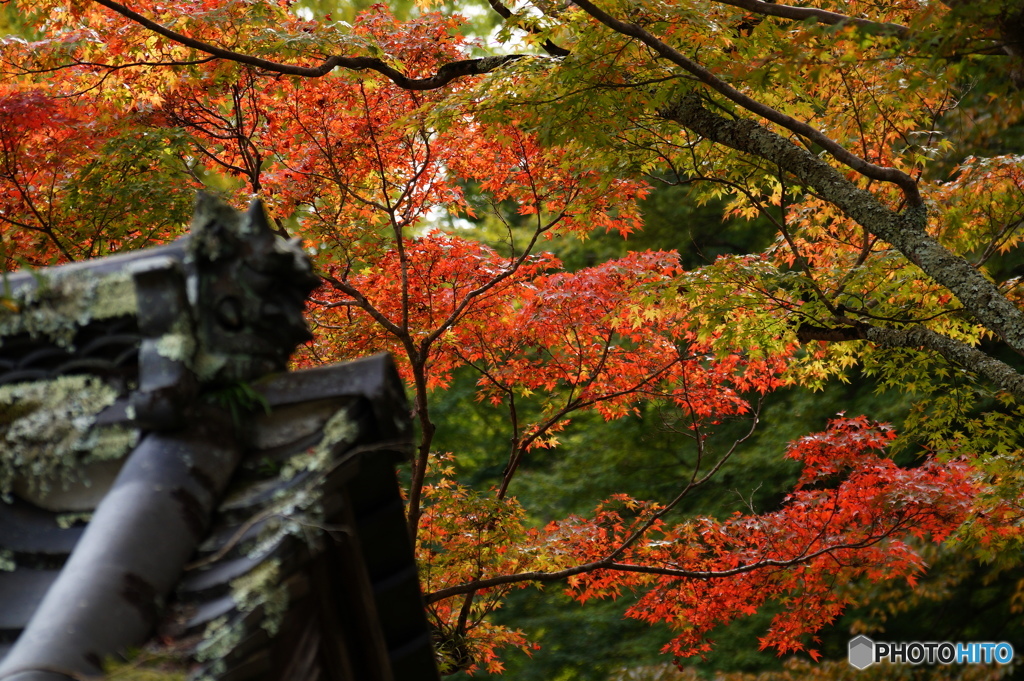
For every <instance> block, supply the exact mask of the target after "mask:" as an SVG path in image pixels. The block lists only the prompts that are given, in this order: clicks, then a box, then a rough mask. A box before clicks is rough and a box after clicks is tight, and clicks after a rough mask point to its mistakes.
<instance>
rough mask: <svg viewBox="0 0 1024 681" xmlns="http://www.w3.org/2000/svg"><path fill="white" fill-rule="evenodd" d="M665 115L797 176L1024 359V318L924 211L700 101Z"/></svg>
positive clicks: (684, 100) (692, 97) (683, 101)
mask: <svg viewBox="0 0 1024 681" xmlns="http://www.w3.org/2000/svg"><path fill="white" fill-rule="evenodd" d="M584 1H585V0H584ZM660 113H661V115H662V116H663V117H664V118H666V119H668V120H672V121H675V122H677V123H679V124H680V125H682V126H683V127H685V128H687V129H689V130H692V131H693V132H695V133H697V134H698V135H701V136H702V137H704V138H706V139H709V140H711V141H713V142H717V143H719V144H723V145H725V146H727V147H730V148H732V149H735V150H737V151H741V152H744V153H748V154H751V155H753V156H757V157H759V158H762V159H765V160H768V161H770V162H771V163H773V164H775V165H777V166H779V167H780V168H782V169H784V170H785V171H786V172H788V173H791V174H792V175H794V176H796V177H797V179H799V180H800V181H801V183H803V184H804V185H805V186H806V187H809V188H811V189H813V190H814V191H815V192H817V194H818V195H819V196H821V197H822V198H824V199H825V200H826V201H828V202H830V203H832V204H833V205H835V206H837V207H838V208H840V209H841V210H842V211H843V213H845V214H846V215H847V216H849V217H850V218H852V219H853V220H854V221H856V222H857V223H858V224H860V225H861V226H862V227H864V228H865V229H866V230H868V231H869V232H871V233H872V234H874V235H875V236H877V237H879V238H881V239H883V240H885V241H887V242H889V243H890V244H892V245H893V246H895V247H896V248H897V249H898V250H899V251H900V252H901V253H902V254H903V255H904V256H906V258H907V259H908V260H910V262H912V263H914V264H915V265H917V266H918V267H920V268H921V269H922V270H923V271H924V272H925V274H927V275H928V276H929V277H931V278H932V279H934V280H935V281H936V282H938V283H939V284H941V285H942V286H945V287H946V288H947V289H949V290H950V291H951V292H952V293H953V294H954V295H955V296H956V297H957V299H959V301H960V303H961V304H962V305H963V307H964V308H965V309H966V310H967V311H968V312H970V313H971V314H972V315H974V317H975V318H977V319H978V320H979V321H980V322H981V323H982V324H983V325H985V326H986V327H987V328H988V329H989V330H991V331H993V332H995V333H996V334H997V335H999V337H1000V338H1002V339H1003V340H1004V341H1005V342H1006V343H1007V345H1009V346H1010V347H1011V348H1013V349H1014V350H1016V351H1017V352H1018V353H1021V354H1024V313H1022V312H1021V311H1020V310H1019V309H1017V307H1016V306H1015V305H1014V304H1013V303H1011V302H1010V301H1009V300H1008V299H1007V298H1006V297H1005V296H1004V295H1002V294H1001V293H1000V292H999V289H998V288H996V286H995V284H993V283H992V282H991V281H989V280H988V279H986V278H985V277H984V275H982V274H981V272H979V271H978V270H977V269H975V268H974V267H973V266H971V264H970V263H969V262H967V261H966V260H965V259H964V258H962V257H960V256H958V255H955V254H953V253H951V252H950V251H949V250H947V249H946V248H945V247H944V246H942V244H940V243H939V242H938V240H937V239H935V238H934V237H932V236H931V235H929V234H928V233H927V232H926V231H925V225H926V224H927V219H928V215H927V212H926V210H925V208H924V206H921V205H916V206H912V207H910V208H908V209H907V210H905V211H903V212H896V211H894V210H890V209H889V208H887V207H886V206H885V205H883V204H882V203H881V202H880V201H879V200H878V198H877V197H875V195H874V194H872V193H871V192H868V191H865V190H863V189H860V188H859V187H857V185H856V184H854V183H853V182H851V181H850V180H848V179H846V177H844V176H843V174H842V173H840V172H839V171H838V170H836V169H835V168H833V167H832V166H830V165H829V164H828V163H826V162H825V161H823V160H821V159H820V158H818V157H817V156H816V155H815V154H813V153H811V152H810V151H808V150H806V149H803V148H801V147H799V146H797V145H796V144H794V143H793V142H791V141H790V140H788V139H786V138H784V137H782V136H781V135H778V134H776V133H774V132H772V131H770V130H768V129H766V128H764V127H763V126H760V125H758V124H757V123H755V122H754V121H750V120H742V119H741V120H730V119H726V118H723V117H722V116H719V115H718V114H715V113H712V112H711V111H708V110H707V109H705V108H704V105H703V103H702V101H701V98H700V95H699V94H697V93H692V94H689V95H686V96H684V97H681V98H680V99H678V100H676V101H675V102H673V103H672V104H670V105H668V106H666V107H665V108H664V109H662V111H661V112H660Z"/></svg>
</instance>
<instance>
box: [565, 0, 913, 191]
mask: <svg viewBox="0 0 1024 681" xmlns="http://www.w3.org/2000/svg"><path fill="white" fill-rule="evenodd" d="M575 4H576V5H577V6H578V7H580V8H581V9H582V10H583V11H584V12H586V13H587V14H589V15H590V16H592V17H594V18H595V19H597V20H598V21H600V22H601V23H602V24H604V25H605V26H607V27H609V28H611V29H612V30H613V31H616V32H618V33H621V34H623V35H627V36H630V37H633V38H636V39H637V40H639V41H640V42H642V43H644V44H645V45H647V46H648V47H650V48H651V49H653V50H654V51H656V52H657V53H658V54H660V55H661V56H662V57H664V58H665V59H668V60H669V61H671V62H672V63H674V64H676V65H677V66H680V67H682V68H683V69H684V70H686V71H688V72H689V73H690V74H692V75H694V76H696V77H697V79H698V80H700V81H701V82H702V83H704V84H705V85H708V86H709V87H711V88H712V89H714V90H716V91H717V92H719V93H721V94H722V95H725V96H726V97H728V98H729V99H730V100H731V101H733V102H735V103H736V104H738V105H740V106H741V107H743V108H744V109H746V110H747V111H750V112H751V113H755V114H757V115H758V116H761V117H763V118H766V119H768V120H769V121H771V122H772V123H775V124H776V125H780V126H782V127H783V128H785V129H786V130H789V131H790V132H792V133H795V134H797V135H800V136H802V137H806V138H807V139H809V140H810V141H812V142H814V143H815V144H817V145H819V146H821V147H822V148H823V149H825V150H826V151H828V152H829V153H830V154H832V156H833V158H835V159H836V160H837V161H839V162H840V163H842V164H843V165H845V166H847V167H849V168H852V169H853V170H856V171H857V172H858V173H860V174H861V175H864V176H865V177H869V178H871V179H873V180H880V181H882V182H891V183H893V184H895V185H896V186H898V187H899V188H900V189H901V190H903V194H904V196H906V199H907V203H909V204H910V205H911V206H919V205H921V194H920V192H919V191H918V189H917V181H916V180H914V178H912V177H911V176H909V175H907V174H906V173H904V172H903V171H901V170H898V169H896V168H886V167H883V166H880V165H876V164H874V163H871V162H869V161H866V160H864V159H862V158H861V157H859V156H857V155H856V154H853V153H851V152H850V151H848V150H847V149H846V148H844V147H843V146H842V145H840V144H839V143H838V142H836V141H834V140H833V139H831V138H830V137H827V136H826V135H825V134H824V133H822V132H821V131H820V130H818V129H817V128H815V127H813V126H810V125H808V124H807V123H804V122H803V121H798V120H797V119H795V118H793V117H792V116H787V115H786V114H784V113H782V112H781V111H777V110H775V109H773V108H771V107H770V106H768V105H766V104H762V103H761V102H759V101H757V100H755V99H753V98H751V97H748V96H747V95H745V94H743V93H742V92H740V91H739V90H737V89H736V88H734V87H732V86H731V85H729V84H728V83H726V82H725V81H724V80H722V79H721V78H719V77H718V76H716V75H715V74H714V73H712V72H711V71H709V70H707V69H706V68H704V67H703V66H701V65H700V64H698V63H697V62H695V61H693V60H691V59H690V58H689V57H687V56H686V55H684V54H683V53H682V52H679V51H678V50H676V49H675V48H673V47H670V46H669V45H667V44H666V43H664V42H662V41H661V40H659V39H658V38H656V37H655V36H654V35H652V34H651V33H649V32H648V31H647V30H645V29H643V28H641V27H640V26H637V25H636V24H631V23H627V22H625V21H620V20H618V19H616V18H615V17H613V16H611V15H610V14H607V13H606V12H604V11H603V10H601V9H600V8H598V7H596V6H595V5H594V4H593V3H591V2H589V0H579V1H578V2H576V3H575Z"/></svg>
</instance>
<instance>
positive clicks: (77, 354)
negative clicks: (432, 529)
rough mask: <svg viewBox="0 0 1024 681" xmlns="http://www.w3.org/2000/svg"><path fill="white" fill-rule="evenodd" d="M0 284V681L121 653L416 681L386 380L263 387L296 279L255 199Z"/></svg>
mask: <svg viewBox="0 0 1024 681" xmlns="http://www.w3.org/2000/svg"><path fill="white" fill-rule="evenodd" d="M3 283H4V288H3V292H4V294H3V298H2V300H0V302H2V303H3V304H2V305H0V680H2V681H58V680H66V679H80V678H83V677H86V676H92V675H96V674H98V673H100V672H101V671H102V670H103V668H104V667H105V666H106V665H107V664H109V663H110V662H111V661H112V660H115V659H116V656H117V655H118V654H120V653H123V652H124V651H125V650H127V649H129V648H131V647H139V646H142V647H143V648H144V649H145V650H146V652H147V654H152V655H156V656H158V657H160V658H161V659H172V660H174V665H176V666H175V667H174V668H175V669H176V670H178V672H186V673H187V674H188V675H190V677H191V678H217V679H282V680H284V679H289V680H291V679H296V680H302V679H310V680H312V679H321V680H324V681H328V680H337V681H343V680H344V681H350V680H355V679H359V680H360V681H362V680H364V679H366V680H368V681H400V680H410V681H411V680H413V679H423V680H424V681H427V680H430V681H434V680H436V679H437V670H436V666H435V664H434V660H433V652H432V649H431V644H430V636H429V629H428V627H427V622H426V617H425V614H424V610H423V604H422V599H421V597H420V592H419V584H418V579H417V573H416V566H415V560H414V558H413V552H412V544H411V541H410V538H409V536H408V534H407V531H406V529H405V522H404V512H403V505H402V500H401V496H400V493H399V488H398V483H397V478H396V475H395V469H394V465H395V463H396V462H397V461H398V460H399V459H401V458H402V457H403V456H406V455H407V453H408V447H409V438H410V432H411V426H410V421H409V412H408V407H407V404H406V402H405V395H404V392H403V390H402V386H401V382H400V380H399V379H398V375H397V372H396V371H395V368H394V365H393V363H392V362H391V360H390V358H389V357H387V356H383V355H382V356H376V357H372V358H367V359H365V360H359V361H356V362H349V363H345V364H341V365H335V366H331V367H323V368H319V369H313V370H307V371H299V372H291V373H288V372H286V371H285V370H286V368H287V362H288V359H289V356H290V354H291V352H292V351H293V350H294V349H295V347H296V346H297V345H298V344H300V343H303V342H305V341H306V340H308V339H309V337H310V336H309V332H308V329H307V328H306V325H305V322H304V320H303V317H302V311H303V307H304V305H305V299H306V296H307V295H308V293H309V292H310V291H311V290H312V288H313V287H314V286H315V285H316V283H317V278H316V277H315V276H314V275H313V272H312V268H311V267H310V264H309V262H308V260H307V259H306V257H305V255H304V254H303V252H302V250H301V248H300V247H299V245H298V243H297V242H294V241H291V242H290V241H285V240H283V239H281V238H279V237H278V236H276V235H275V234H274V233H273V232H272V231H271V230H270V228H269V226H268V224H267V222H266V219H265V216H264V213H263V208H262V206H261V205H260V204H259V203H258V202H257V203H254V204H253V205H252V206H251V207H250V209H249V211H248V212H247V213H245V214H241V213H238V212H236V211H234V210H233V209H231V208H230V207H228V206H226V205H224V204H223V203H221V202H219V201H217V200H215V199H213V198H211V197H206V196H200V197H199V199H198V200H197V206H196V212H195V217H194V219H193V223H192V231H191V234H190V235H189V236H187V237H185V238H183V239H181V240H179V241H177V242H175V243H173V244H169V245H167V246H162V247H157V248H152V249H147V250H144V251H140V252H136V253H131V254H127V255H119V256H113V257H110V258H104V259H100V260H96V261H91V262H85V263H75V264H72V265H68V266H64V267H59V268H53V269H51V270H45V271H40V272H32V273H18V274H11V275H6V276H5V277H4V282H3ZM254 406H256V407H258V408H256V409H253V407H254ZM129 663H131V661H129ZM173 678H180V675H179V676H178V677H173Z"/></svg>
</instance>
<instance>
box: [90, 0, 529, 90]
mask: <svg viewBox="0 0 1024 681" xmlns="http://www.w3.org/2000/svg"><path fill="white" fill-rule="evenodd" d="M95 2H97V3H98V4H100V5H103V6H104V7H106V8H108V9H111V10H113V11H115V12H117V13H118V14H120V15H121V16H123V17H125V18H127V19H130V20H131V21H134V22H135V23H137V24H139V25H140V26H143V27H145V28H147V29H149V30H151V31H153V32H154V33H157V34H159V35H162V36H164V37H165V38H167V39H169V40H173V41H174V42H176V43H180V44H181V45H184V46H185V47H191V48H192V49H194V50H199V51H200V52H205V53H206V54H209V55H211V56H214V57H217V58H218V59H227V60H229V61H234V62H238V63H240V64H247V65H249V66H254V67H256V68H258V69H262V70H263V71H269V72H271V73H280V74H282V75H286V76H303V77H305V78H320V77H322V76H326V75H327V74H328V73H330V72H331V71H333V70H334V69H335V68H343V69H349V70H351V71H365V70H370V71H376V72H378V73H380V74H383V75H385V76H387V77H388V78H389V79H391V81H392V82H393V83H394V84H395V85H397V86H398V87H400V88H402V89H405V90H436V89H438V88H441V87H444V86H445V85H447V84H448V83H450V82H452V81H453V80H455V79H457V78H465V77H467V76H480V75H483V74H485V73H490V72H491V71H494V70H496V69H498V68H501V67H502V66H504V65H505V64H509V63H511V62H514V61H518V60H520V59H525V58H527V57H532V56H534V55H525V54H509V55H503V56H498V57H482V58H480V59H461V60H459V61H454V62H450V63H448V64H444V65H443V66H441V68H439V69H438V70H437V73H435V74H434V75H433V76H429V77H427V78H410V77H408V76H406V75H405V74H404V73H402V72H401V71H399V70H398V69H395V68H393V67H391V66H388V65H387V64H386V63H385V62H384V61H383V60H382V59H378V58H376V57H341V56H337V55H335V56H331V57H328V58H327V59H325V60H324V61H323V62H321V63H320V64H319V65H318V66H297V65H295V64H282V63H279V62H274V61H270V60H268V59H261V58H260V57H254V56H252V55H248V54H243V53H241V52H235V51H233V50H227V49H224V48H222V47H217V46H216V45H211V44H209V43H206V42H203V41H202V40H196V39H195V38H191V37H189V36H187V35H184V34H182V33H178V32H177V31H172V30H171V29H169V28H167V27H165V26H163V25H161V24H158V23H157V22H155V21H152V20H151V19H147V18H146V17H144V16H142V15H141V14H139V13H138V12H133V11H132V10H130V9H128V8H127V7H125V6H124V5H122V4H120V3H117V2H114V0H95Z"/></svg>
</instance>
